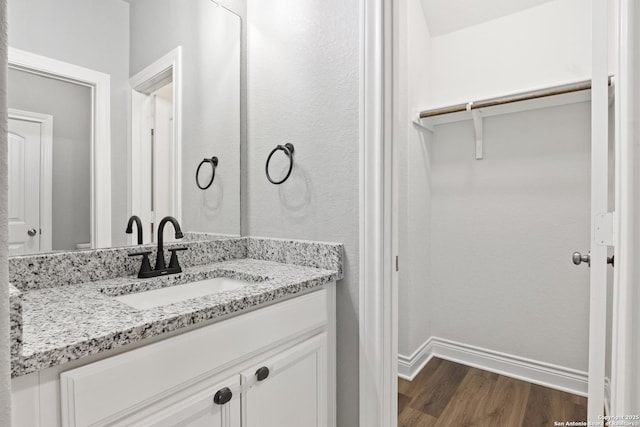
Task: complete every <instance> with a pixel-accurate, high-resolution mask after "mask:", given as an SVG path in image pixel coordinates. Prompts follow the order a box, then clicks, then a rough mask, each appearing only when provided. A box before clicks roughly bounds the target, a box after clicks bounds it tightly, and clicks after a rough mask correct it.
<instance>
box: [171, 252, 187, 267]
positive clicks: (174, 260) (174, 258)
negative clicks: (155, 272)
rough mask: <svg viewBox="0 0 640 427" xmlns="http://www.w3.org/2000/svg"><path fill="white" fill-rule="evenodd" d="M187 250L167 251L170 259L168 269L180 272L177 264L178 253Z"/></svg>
mask: <svg viewBox="0 0 640 427" xmlns="http://www.w3.org/2000/svg"><path fill="white" fill-rule="evenodd" d="M187 249H189V248H185V247H182V248H171V249H169V252H171V259H170V260H169V268H179V269H180V271H182V268H180V263H179V262H178V254H177V252H178V251H186V250H187Z"/></svg>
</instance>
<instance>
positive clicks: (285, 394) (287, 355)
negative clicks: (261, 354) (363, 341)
mask: <svg viewBox="0 0 640 427" xmlns="http://www.w3.org/2000/svg"><path fill="white" fill-rule="evenodd" d="M266 369H268V374H267V371H266ZM258 373H260V374H261V375H260V376H258ZM242 384H243V388H245V392H244V394H243V396H242V408H243V410H242V411H243V417H242V426H243V427H301V426H304V427H314V426H315V427H325V426H326V425H327V334H326V332H325V333H322V334H319V335H317V336H315V337H313V338H311V339H309V340H307V341H305V342H303V343H301V344H299V345H297V346H295V347H293V348H291V349H288V350H285V351H283V352H282V353H280V354H278V355H277V356H274V357H273V358H271V359H269V360H265V362H264V363H261V364H260V365H257V366H255V367H254V368H252V369H249V370H247V371H245V372H244V373H243V374H242Z"/></svg>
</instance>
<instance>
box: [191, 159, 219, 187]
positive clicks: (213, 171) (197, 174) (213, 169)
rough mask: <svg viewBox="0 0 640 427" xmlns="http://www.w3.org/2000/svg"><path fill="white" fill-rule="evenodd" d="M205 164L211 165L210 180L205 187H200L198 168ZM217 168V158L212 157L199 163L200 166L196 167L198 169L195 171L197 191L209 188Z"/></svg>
mask: <svg viewBox="0 0 640 427" xmlns="http://www.w3.org/2000/svg"><path fill="white" fill-rule="evenodd" d="M205 163H211V180H210V181H209V183H208V184H207V185H205V186H202V185H200V168H201V167H202V165H204V164H205ZM217 166H218V158H217V157H215V156H213V157H212V158H210V159H204V160H203V161H201V162H200V164H199V165H198V169H196V185H197V186H198V188H199V189H201V190H206V189H207V188H209V187H211V184H213V179H214V178H215V177H216V167H217Z"/></svg>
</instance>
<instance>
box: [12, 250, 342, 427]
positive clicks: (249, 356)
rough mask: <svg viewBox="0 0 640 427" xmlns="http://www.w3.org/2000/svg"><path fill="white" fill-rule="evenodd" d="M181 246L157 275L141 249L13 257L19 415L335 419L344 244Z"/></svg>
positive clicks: (113, 421)
mask: <svg viewBox="0 0 640 427" xmlns="http://www.w3.org/2000/svg"><path fill="white" fill-rule="evenodd" d="M172 245H177V244H170V245H168V246H169V247H168V249H171V246H172ZM181 246H187V247H189V250H187V251H186V252H185V253H184V254H183V255H184V256H183V259H182V260H181V262H182V263H183V266H184V271H183V272H182V273H180V274H175V275H171V276H162V277H156V278H152V279H138V278H136V277H135V271H136V268H137V263H136V260H131V259H129V258H128V257H127V256H126V254H127V252H132V251H134V249H133V248H116V249H105V250H96V251H83V252H73V253H62V254H44V255H34V256H25V257H15V258H12V261H11V262H12V279H13V280H14V283H13V284H14V285H15V287H16V288H18V290H16V289H14V293H13V300H12V302H14V304H13V306H14V307H15V310H18V311H19V312H21V315H20V313H14V314H15V315H14V316H13V317H12V320H14V322H13V323H12V333H13V336H14V341H15V342H14V348H15V350H14V360H13V365H12V367H13V372H12V373H13V380H12V387H13V419H14V424H15V425H17V426H42V427H45V426H88V425H96V426H98V425H118V426H131V425H145V426H146V425H148V426H175V425H190V426H199V425H207V426H229V427H234V426H238V427H239V426H246V427H249V426H257V425H260V426H279V427H282V426H302V425H303V426H318V427H324V426H333V425H335V403H336V402H335V387H336V386H335V383H336V364H335V283H336V281H337V280H339V279H341V278H342V245H339V244H324V243H314V242H296V241H285V240H275V239H255V238H228V239H216V240H210V241H191V242H189V241H188V242H183V243H181ZM96 263H97V264H99V265H101V266H102V267H101V269H96V268H95V267H96ZM90 270H91V271H92V272H90ZM64 272H66V273H64ZM192 284H195V286H193V285H192ZM180 287H183V288H180ZM190 288H195V289H196V290H195V291H193V290H191V291H189V290H188V289H190ZM178 289H180V290H184V292H174V290H178ZM202 289H205V290H204V291H203V290H202ZM190 292H195V294H190ZM159 293H160V294H161V295H160V297H158V296H157V295H158V294H159ZM185 293H189V298H188V299H185ZM134 295H135V296H137V297H142V300H146V301H147V302H148V303H149V304H150V305H146V306H145V305H140V304H141V303H140V301H139V300H140V298H138V300H132V299H130V298H129V296H134ZM158 298H159V299H158ZM149 301H150V302H149ZM15 310H14V311H15Z"/></svg>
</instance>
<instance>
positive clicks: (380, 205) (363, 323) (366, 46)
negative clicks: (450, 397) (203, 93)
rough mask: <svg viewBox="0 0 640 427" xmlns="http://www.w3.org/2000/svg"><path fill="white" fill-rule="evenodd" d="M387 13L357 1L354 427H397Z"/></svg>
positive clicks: (383, 1) (382, 1)
mask: <svg viewBox="0 0 640 427" xmlns="http://www.w3.org/2000/svg"><path fill="white" fill-rule="evenodd" d="M392 7H393V2H392V1H391V0H375V1H366V0H360V14H361V15H360V16H361V18H360V40H361V46H360V48H361V52H362V54H361V58H360V76H361V83H360V257H361V259H360V283H359V288H360V295H359V324H360V339H359V343H360V349H359V350H360V426H361V427H383V426H384V427H387V426H395V425H396V423H397V409H396V407H397V401H396V394H397V362H396V360H397V342H396V339H395V338H396V334H397V331H394V326H395V322H394V310H395V307H394V304H396V305H397V302H396V300H395V298H394V286H393V285H392V284H393V281H394V276H395V274H394V272H393V268H392V266H393V262H392V259H393V253H392V249H393V246H394V244H393V229H392V209H393V207H392V204H393V203H392V200H393V199H392V197H393V194H392V185H393V180H392V173H393V168H392V160H393V156H392V147H393V145H392V129H393V126H392V124H393V121H392V90H391V85H392V64H393V61H392V59H393V57H392V42H393V39H392V32H391V31H392V29H393V25H392V21H391V19H392Z"/></svg>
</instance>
